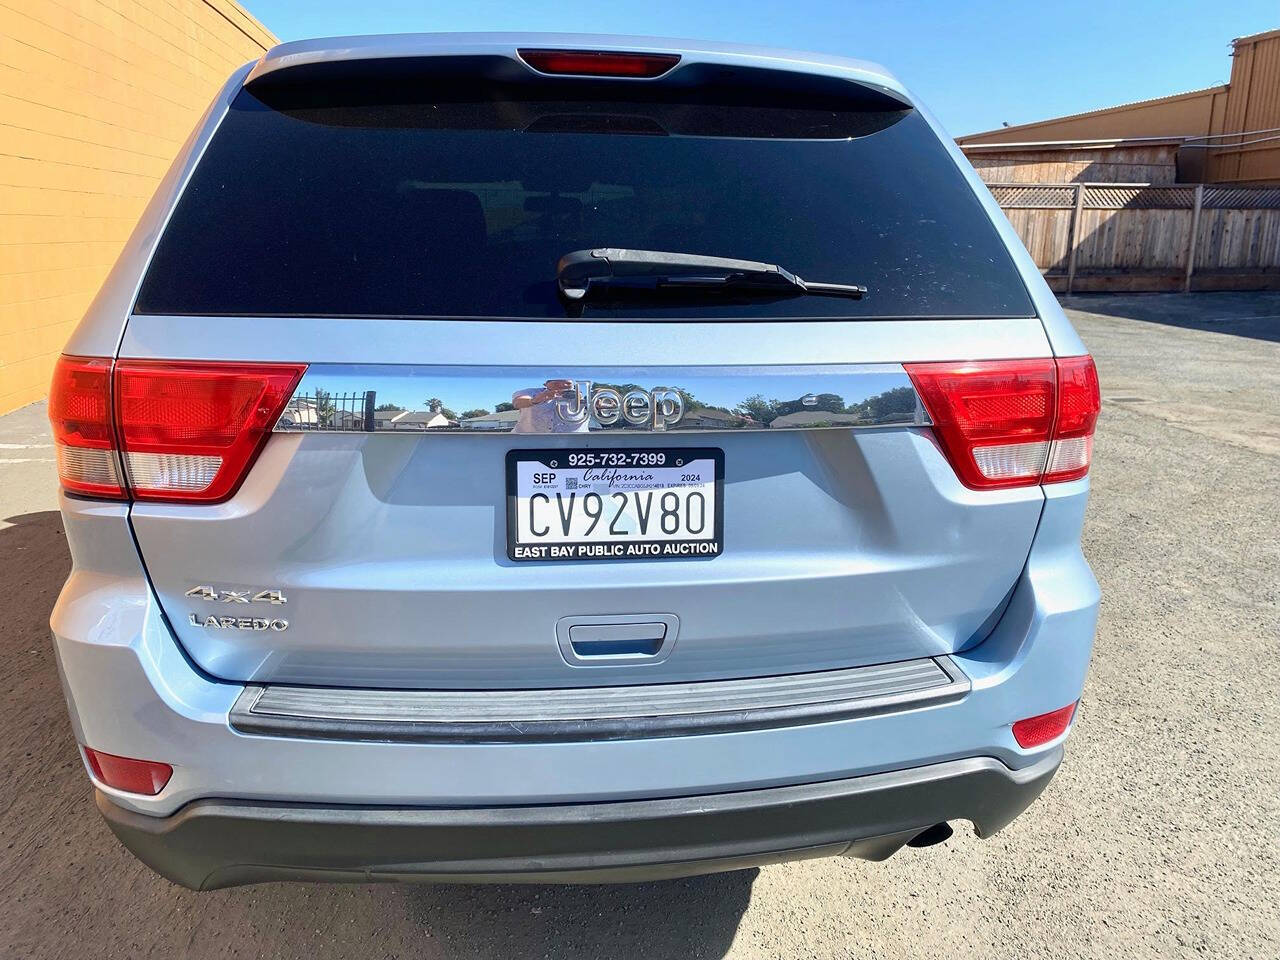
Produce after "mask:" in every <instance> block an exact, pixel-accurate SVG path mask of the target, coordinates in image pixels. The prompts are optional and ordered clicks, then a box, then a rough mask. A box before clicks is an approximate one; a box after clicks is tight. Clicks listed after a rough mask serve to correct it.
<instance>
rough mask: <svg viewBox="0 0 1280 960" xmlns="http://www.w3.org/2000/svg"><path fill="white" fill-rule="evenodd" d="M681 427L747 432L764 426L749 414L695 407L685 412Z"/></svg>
mask: <svg viewBox="0 0 1280 960" xmlns="http://www.w3.org/2000/svg"><path fill="white" fill-rule="evenodd" d="M680 425H681V426H682V427H683V428H684V429H686V430H689V429H698V430H745V429H750V428H759V427H761V426H763V424H761V423H760V421H758V420H753V419H752V418H751V416H750V415H748V414H745V413H731V412H730V411H728V410H720V409H717V408H714V407H693V408H692V409H690V410H687V411H685V414H684V417H683V419H682V420H681V421H680Z"/></svg>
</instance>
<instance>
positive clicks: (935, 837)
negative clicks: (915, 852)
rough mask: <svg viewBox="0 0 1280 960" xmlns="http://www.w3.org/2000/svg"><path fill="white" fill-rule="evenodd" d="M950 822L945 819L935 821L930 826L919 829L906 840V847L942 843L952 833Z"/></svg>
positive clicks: (948, 838)
mask: <svg viewBox="0 0 1280 960" xmlns="http://www.w3.org/2000/svg"><path fill="white" fill-rule="evenodd" d="M954 832H955V831H953V830H952V829H951V824H949V823H947V822H946V821H945V820H944V821H943V822H942V823H935V824H934V825H933V826H932V827H928V828H927V829H925V830H921V831H920V832H919V833H917V834H916V835H915V836H914V837H912V838H911V839H910V840H908V841H907V846H908V847H932V846H934V845H935V844H939V843H944V842H946V841H947V840H950V839H951V834H952V833H954Z"/></svg>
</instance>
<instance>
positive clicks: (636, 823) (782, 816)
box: [97, 746, 1062, 890]
mask: <svg viewBox="0 0 1280 960" xmlns="http://www.w3.org/2000/svg"><path fill="white" fill-rule="evenodd" d="M1061 760H1062V748H1061V746H1059V747H1057V748H1055V749H1053V750H1051V751H1049V752H1048V753H1047V754H1045V755H1044V756H1042V757H1040V758H1039V759H1037V760H1036V762H1035V763H1033V764H1031V765H1030V766H1027V767H1023V768H1022V769H1019V770H1011V769H1009V768H1008V767H1006V766H1005V765H1004V764H1002V763H1001V762H1000V761H998V760H995V759H992V758H990V757H973V758H968V759H962V760H952V761H948V762H945V763H938V764H932V765H929V766H925V767H917V768H914V769H909V770H900V771H893V772H888V773H878V774H871V775H868V776H863V777H855V778H852V779H846V780H835V781H829V782H825V783H812V784H800V785H793V786H786V787H773V788H770V789H765V790H747V791H738V792H734V793H722V794H713V795H709V796H693V797H680V798H673V799H661V800H632V801H623V802H614V803H591V804H572V805H557V806H532V807H530V806H524V807H482V808H474V809H458V808H451V809H444V808H422V807H417V808H413V807H410V808H404V807H359V806H320V805H313V804H297V803H292V804H291V803H270V802H261V801H233V800H198V801H196V802H194V803H191V804H188V805H187V806H185V807H183V808H182V809H181V810H179V811H178V812H176V813H174V814H173V815H171V816H168V817H152V816H147V815H145V814H139V813H134V812H132V811H129V810H125V809H123V808H121V807H119V806H117V805H116V804H115V803H113V802H112V801H111V799H110V798H109V797H107V796H106V795H104V794H103V793H102V792H101V791H99V792H98V794H97V801H98V808H99V810H100V811H101V812H102V814H103V816H104V817H105V818H106V820H107V823H108V824H109V825H110V826H111V829H112V830H113V831H114V832H115V834H116V836H117V837H119V838H120V840H121V842H122V843H124V845H125V846H126V847H128V848H129V849H130V850H131V851H132V852H133V853H134V854H135V855H136V856H137V857H138V858H139V859H140V860H142V861H143V862H144V863H146V864H148V865H149V866H151V867H152V868H153V869H154V870H156V871H157V872H158V873H160V874H162V875H164V876H165V877H168V878H169V879H170V880H173V881H174V882H176V883H180V884H182V885H183V886H186V887H190V888H192V889H202V890H208V889H216V888H219V887H229V886H236V885H239V884H245V883H257V882H261V881H268V880H302V879H310V880H348V881H361V882H364V881H370V880H420V881H430V880H435V881H451V882H484V881H505V882H511V881H519V882H539V883H542V882H566V883H568V882H572V883H584V882H625V881H638V880H656V879H663V878H669V877H679V876H689V875H693V874H700V873H713V872H717V871H722V870H733V869H739V868H743V867H750V866H759V865H762V864H766V863H773V862H778V861H782V860H791V859H802V858H805V857H816V856H834V855H841V854H843V855H847V856H857V857H862V858H864V859H870V860H881V859H884V858H886V857H888V856H890V855H891V854H893V853H894V852H895V851H896V850H898V849H899V848H900V847H901V846H902V845H903V844H904V843H906V842H907V841H908V840H910V839H911V838H912V837H913V836H915V835H917V834H918V833H919V832H920V831H921V830H923V829H925V828H927V827H930V826H932V825H933V824H935V823H939V822H942V821H945V820H956V819H963V820H970V821H972V822H973V824H974V827H975V829H976V831H977V833H978V835H979V836H982V837H987V836H990V835H991V834H993V833H995V832H996V831H998V830H1000V829H1001V828H1003V827H1004V826H1006V825H1007V824H1008V823H1009V822H1010V821H1012V820H1013V819H1014V818H1015V817H1016V816H1018V814H1020V813H1021V812H1022V811H1023V810H1025V809H1026V808H1027V807H1028V806H1029V805H1030V804H1031V802H1032V801H1033V800H1035V798H1036V797H1037V796H1039V794H1040V792H1041V791H1042V790H1043V789H1044V787H1045V785H1046V784H1047V783H1048V782H1049V780H1050V778H1051V777H1052V776H1053V774H1054V773H1055V772H1056V771H1057V768H1058V765H1059V763H1060V762H1061Z"/></svg>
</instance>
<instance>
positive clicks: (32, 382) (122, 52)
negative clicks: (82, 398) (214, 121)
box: [0, 0, 275, 413]
mask: <svg viewBox="0 0 1280 960" xmlns="http://www.w3.org/2000/svg"><path fill="white" fill-rule="evenodd" d="M274 43H275V37H273V36H272V34H271V33H270V31H268V30H267V29H266V28H265V27H263V26H262V24H260V23H259V22H258V21H257V20H255V19H254V18H253V17H252V16H250V15H249V14H248V13H247V12H246V11H245V10H244V9H243V8H242V7H241V6H240V5H239V4H237V3H236V2H235V0H80V2H71V3H68V2H60V0H26V2H25V3H21V4H16V5H13V6H0V174H2V175H0V413H5V412H7V411H9V410H12V409H15V408H17V407H20V406H22V405H24V404H27V403H30V402H32V401H34V400H38V399H39V398H40V397H42V396H44V394H45V392H46V390H47V388H48V385H49V376H50V372H51V370H52V365H53V360H54V358H55V357H56V356H57V353H58V351H59V350H60V349H61V347H62V344H63V343H64V342H65V341H66V339H67V336H68V335H69V334H70V332H71V329H72V327H74V325H75V324H76V322H77V321H78V320H79V319H80V316H81V315H82V314H83V313H84V310H85V308H86V307H87V306H88V304H89V301H90V300H91V299H92V297H93V295H94V293H96V291H97V289H98V286H99V285H100V284H101V283H102V280H103V278H104V277H105V276H106V273H107V270H108V269H109V268H110V266H111V264H112V262H113V261H114V260H115V257H116V255H117V253H118V252H119V250H120V247H121V246H122V245H123V244H124V241H125V239H126V238H127V237H128V236H129V233H130V231H131V230H132V229H133V225H134V222H135V221H136V220H137V218H138V215H139V214H140V213H141V212H142V208H143V206H144V205H145V203H146V201H147V199H148V198H149V197H150V195H151V192H152V191H153V190H154V189H155V186H156V184H157V183H158V182H159V180H160V178H161V176H163V174H164V172H165V170H166V169H167V168H168V166H169V163H170V161H171V160H172V158H173V156H174V154H176V153H177V151H178V148H179V147H180V146H181V145H182V143H183V141H185V140H186V138H187V135H188V134H189V133H190V132H191V129H192V127H193V126H194V125H195V122H196V120H197V119H199V116H200V114H201V113H202V112H203V111H204V109H205V108H206V107H207V106H208V104H209V101H210V100H211V99H212V97H213V95H214V93H215V92H216V91H217V89H218V87H219V86H220V85H221V84H222V82H223V81H224V80H226V78H227V76H228V75H229V74H230V73H231V71H232V70H233V69H235V68H236V67H238V66H239V65H240V64H242V63H245V62H246V61H249V60H254V59H256V58H258V57H259V56H261V55H262V52H263V51H264V50H266V49H267V48H268V47H270V46H271V45H272V44H274Z"/></svg>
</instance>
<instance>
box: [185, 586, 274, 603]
mask: <svg viewBox="0 0 1280 960" xmlns="http://www.w3.org/2000/svg"><path fill="white" fill-rule="evenodd" d="M184 596H187V597H195V598H196V599H198V600H208V601H210V602H211V603H288V602H289V601H288V598H287V597H286V596H285V595H284V594H283V593H281V592H280V591H279V590H259V591H258V592H257V593H255V594H253V595H252V596H250V595H249V591H248V590H215V589H214V588H213V587H206V586H204V585H201V586H198V587H192V588H191V589H190V590H188V591H187V592H186V593H185V594H184Z"/></svg>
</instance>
